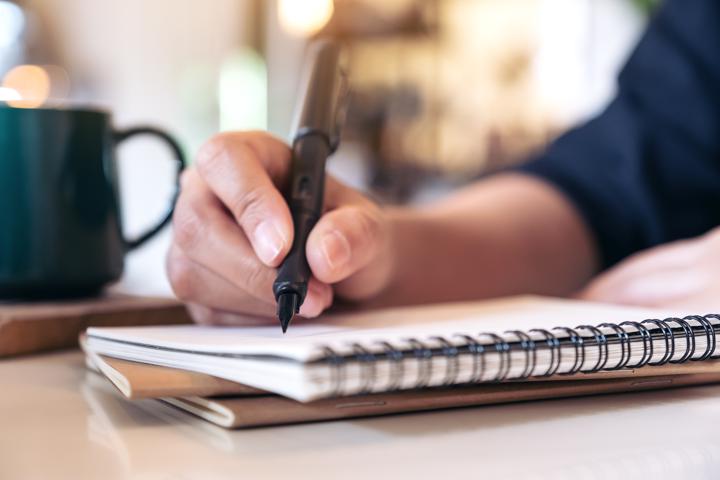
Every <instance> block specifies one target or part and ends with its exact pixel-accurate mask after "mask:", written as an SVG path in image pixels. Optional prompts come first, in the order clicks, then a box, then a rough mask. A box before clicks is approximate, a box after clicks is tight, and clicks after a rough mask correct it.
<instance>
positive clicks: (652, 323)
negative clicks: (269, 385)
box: [323, 314, 720, 395]
mask: <svg viewBox="0 0 720 480" xmlns="http://www.w3.org/2000/svg"><path fill="white" fill-rule="evenodd" d="M691 322H692V323H691ZM603 329H605V332H603ZM608 330H611V331H612V333H607V331H608ZM697 334H704V338H705V341H706V346H705V348H704V350H703V351H702V353H700V352H699V351H698V350H697V349H698V345H697V338H702V336H699V335H697ZM718 334H720V315H717V314H708V315H704V316H701V315H689V316H687V317H684V318H667V319H665V320H659V319H648V320H643V321H642V322H630V321H626V322H622V323H602V324H600V325H597V326H592V325H580V326H577V327H575V328H568V327H555V328H553V329H551V330H545V329H532V330H528V331H520V330H509V331H506V332H505V333H504V334H503V336H500V335H498V334H495V333H480V334H477V335H468V334H454V335H452V336H451V337H444V336H433V337H429V338H426V339H424V340H421V339H418V338H407V339H405V340H404V343H406V344H407V345H408V346H409V348H408V347H406V348H398V347H397V346H393V345H392V344H391V343H389V342H386V341H380V342H374V344H375V345H377V346H378V348H373V347H370V346H364V345H361V344H360V343H352V344H350V345H349V346H348V347H349V350H350V351H351V352H352V353H350V354H348V353H345V354H341V353H339V352H338V351H337V349H333V348H330V347H327V346H325V347H323V353H324V357H323V361H325V362H327V364H328V365H330V366H331V367H332V368H331V370H332V378H331V384H332V385H333V392H334V394H335V395H342V394H343V393H344V392H345V387H346V386H347V371H348V363H349V362H355V363H356V364H357V365H358V368H359V370H358V372H359V376H360V379H359V384H360V385H359V386H358V387H357V388H355V389H353V393H369V392H372V391H373V389H374V387H376V386H377V385H376V382H377V381H378V378H377V372H378V369H377V362H378V361H380V360H383V361H387V362H388V363H389V366H388V368H389V378H388V379H387V384H386V386H385V387H384V388H383V389H384V390H388V391H394V390H400V389H402V388H405V385H406V384H408V383H409V384H410V385H408V386H409V387H411V388H423V387H428V386H450V385H455V384H457V383H458V381H459V378H460V375H461V373H462V372H461V359H462V358H463V357H470V358H471V359H472V372H471V373H470V374H469V376H468V377H466V378H465V379H464V380H461V381H462V382H463V383H469V384H473V383H481V382H502V381H504V380H508V379H509V378H510V374H511V372H517V369H519V366H518V365H517V362H515V363H516V365H513V360H518V359H517V355H518V354H522V358H523V360H524V361H523V363H522V369H521V370H520V371H519V373H516V374H513V376H512V378H513V379H522V378H527V377H531V376H533V377H549V376H553V375H556V374H558V373H559V374H561V375H574V374H577V373H594V372H598V371H601V370H619V369H623V368H641V367H644V366H646V365H651V366H657V365H664V364H666V363H673V364H677V363H682V362H686V361H701V360H707V359H710V358H720V351H719V352H716V349H718V347H720V346H719V345H718V342H717V335H718ZM538 337H541V338H538ZM678 339H684V341H685V348H684V349H683V351H682V352H680V351H678V342H677V340H678ZM658 341H660V342H661V344H664V348H663V349H662V350H663V352H664V353H663V355H662V357H661V358H660V359H657V360H654V358H655V355H656V351H657V350H656V347H655V345H656V342H658ZM611 344H617V345H619V347H620V355H619V358H618V359H617V361H616V363H614V364H612V365H608V362H609V360H610V345H611ZM590 348H592V349H596V351H597V361H595V362H594V364H593V365H592V366H585V363H586V361H587V359H588V352H589V350H588V349H590ZM635 348H637V349H638V350H636V352H641V353H642V355H641V357H640V358H639V359H637V360H636V361H634V363H631V361H632V360H633V358H634V357H633V351H634V350H635ZM680 348H682V347H680ZM568 349H569V350H570V351H571V352H572V354H573V363H572V365H571V366H569V367H566V368H563V371H562V372H560V368H561V367H562V365H563V355H566V354H567V352H568ZM640 349H641V350H640ZM378 350H380V351H378ZM541 351H547V352H548V353H549V360H548V365H547V368H546V369H544V371H543V372H538V371H537V370H538V365H539V364H538V357H539V352H541ZM488 355H497V362H498V367H497V370H496V371H494V372H493V373H494V374H493V373H490V377H488V373H489V372H488V369H487V366H488V358H487V357H488ZM678 355H679V357H678ZM437 357H442V358H444V359H445V369H444V373H443V375H442V377H438V378H440V380H438V379H437V378H435V377H436V376H437V375H436V374H437V373H438V372H437V371H436V370H435V367H436V365H435V364H436V362H435V361H434V360H435V358H437ZM635 357H637V353H636V355H635ZM676 357H678V358H676ZM409 361H415V362H417V378H416V379H415V381H414V382H409V380H408V379H407V378H406V377H407V375H406V374H407V371H408V370H407V368H406V367H407V365H406V362H409Z"/></svg>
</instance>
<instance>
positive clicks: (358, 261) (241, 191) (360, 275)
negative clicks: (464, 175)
mask: <svg viewBox="0 0 720 480" xmlns="http://www.w3.org/2000/svg"><path fill="white" fill-rule="evenodd" d="M289 166H290V150H289V148H288V147H287V145H285V144H284V143H282V142H281V141H279V140H277V139H276V138H274V137H272V136H270V135H269V134H266V133H262V132H246V133H227V134H221V135H218V136H216V137H214V138H213V139H211V140H210V141H209V142H208V143H207V144H205V145H204V146H203V147H202V148H201V150H200V152H199V154H198V157H197V161H196V163H195V166H193V167H192V168H190V169H188V170H187V171H186V172H185V173H184V175H183V178H182V189H181V193H180V197H179V199H178V203H177V207H176V211H175V216H174V219H173V224H174V238H173V243H172V247H171V249H170V252H169V254H168V260H167V271H168V277H169V279H170V283H171V285H172V287H173V290H174V291H175V294H176V295H177V296H178V298H180V299H181V300H184V301H185V302H187V303H189V304H190V311H191V313H192V314H193V316H194V318H195V319H196V320H197V321H199V322H203V323H220V324H232V323H236V322H249V321H262V320H259V317H270V316H272V315H274V313H275V299H274V297H273V293H272V283H273V281H274V280H275V276H276V267H277V266H278V265H280V263H281V262H282V260H283V259H284V258H285V256H286V254H287V253H288V251H289V250H290V246H291V245H292V241H293V226H292V219H291V216H290V211H289V209H288V207H287V204H286V203H285V200H284V199H283V196H282V194H281V190H282V189H283V188H284V187H285V184H286V183H287V180H288V172H289ZM388 224H389V222H388V221H387V219H386V218H385V216H384V213H383V211H382V210H381V209H380V208H378V207H377V206H376V205H375V204H374V203H372V202H371V201H370V200H368V199H367V198H366V197H364V196H363V195H361V194H360V193H358V192H357V191H355V190H352V189H350V188H349V187H347V186H344V185H342V184H341V183H339V182H338V181H336V180H334V179H333V178H331V177H328V178H327V181H326V187H325V213H324V215H323V216H322V217H321V219H320V220H319V221H318V223H317V225H316V226H315V228H314V229H313V231H312V232H311V234H310V237H309V238H308V243H307V250H306V254H307V258H308V262H309V264H310V268H311V270H312V273H313V278H312V280H311V282H310V284H309V289H308V295H307V298H306V299H305V302H304V303H303V305H302V307H301V309H300V313H301V315H303V316H305V317H314V316H317V315H319V314H320V313H321V312H322V311H323V310H325V309H326V308H327V307H328V306H330V304H331V303H332V301H333V295H334V294H337V295H340V296H342V297H344V298H347V299H349V300H360V299H365V298H369V297H372V296H373V295H375V294H376V293H378V292H379V291H380V290H382V289H383V288H384V286H385V285H386V284H387V283H388V281H389V277H390V271H391V269H392V262H391V259H392V258H393V255H391V253H390V249H391V239H390V237H391V235H390V228H389V225H388Z"/></svg>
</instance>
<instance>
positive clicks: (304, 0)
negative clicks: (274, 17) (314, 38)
mask: <svg viewBox="0 0 720 480" xmlns="http://www.w3.org/2000/svg"><path fill="white" fill-rule="evenodd" d="M278 7H279V8H278V16H279V20H280V25H282V27H283V28H284V29H285V30H286V31H287V32H288V33H291V34H293V35H297V36H302V37H308V36H310V35H312V34H314V33H316V32H317V31H319V30H320V29H321V28H323V27H324V26H325V24H327V23H328V21H330V17H332V14H333V11H334V5H333V0H280V3H279V6H278Z"/></svg>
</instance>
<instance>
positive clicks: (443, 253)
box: [377, 174, 597, 304]
mask: <svg viewBox="0 0 720 480" xmlns="http://www.w3.org/2000/svg"><path fill="white" fill-rule="evenodd" d="M389 216H390V219H391V224H392V225H393V230H394V231H393V245H394V247H393V250H394V252H395V259H394V261H395V265H394V268H393V271H394V272H395V274H394V276H393V279H392V281H391V282H390V285H389V286H388V288H386V289H384V291H383V293H382V294H381V295H380V297H379V298H378V299H377V302H378V303H380V304H387V303H394V304H397V303H402V304H406V303H425V302H433V301H450V300H463V299H476V298H485V297H492V296H500V295H511V294H521V293H537V294H546V295H567V294H570V293H572V292H574V291H576V290H577V289H578V288H580V287H581V286H582V285H583V284H584V283H585V282H586V281H587V280H588V279H589V278H590V277H591V275H592V274H593V273H594V272H595V271H596V268H597V267H596V264H597V261H596V254H595V247H594V245H593V240H592V237H591V235H590V233H589V230H588V229H587V227H586V226H585V225H584V223H583V220H582V218H581V217H580V215H579V213H578V212H577V211H576V210H575V208H574V207H573V206H572V204H571V203H570V201H569V200H568V199H567V198H565V197H564V196H563V195H562V194H561V193H560V192H559V191H558V190H557V189H555V188H554V187H552V186H550V185H549V184H548V183H546V182H544V181H542V180H539V179H535V178H532V177H530V176H525V175H520V174H502V175H497V176H495V177H492V178H490V179H488V180H485V181H482V182H479V183H477V184H476V185H473V186H471V187H469V188H466V189H464V190H462V191H460V192H458V193H456V194H454V195H452V196H451V197H449V198H448V199H446V200H444V201H442V202H440V203H437V204H435V205H433V206H432V207H430V208H424V209H398V210H395V211H391V212H389Z"/></svg>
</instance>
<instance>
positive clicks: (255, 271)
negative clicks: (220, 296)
mask: <svg viewBox="0 0 720 480" xmlns="http://www.w3.org/2000/svg"><path fill="white" fill-rule="evenodd" d="M264 280H265V269H264V267H262V266H259V265H254V266H248V267H247V268H245V269H244V271H243V283H244V284H245V286H246V287H245V288H246V289H247V290H249V291H251V292H252V291H255V290H257V289H258V287H259V286H260V285H262V284H263V282H264Z"/></svg>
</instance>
